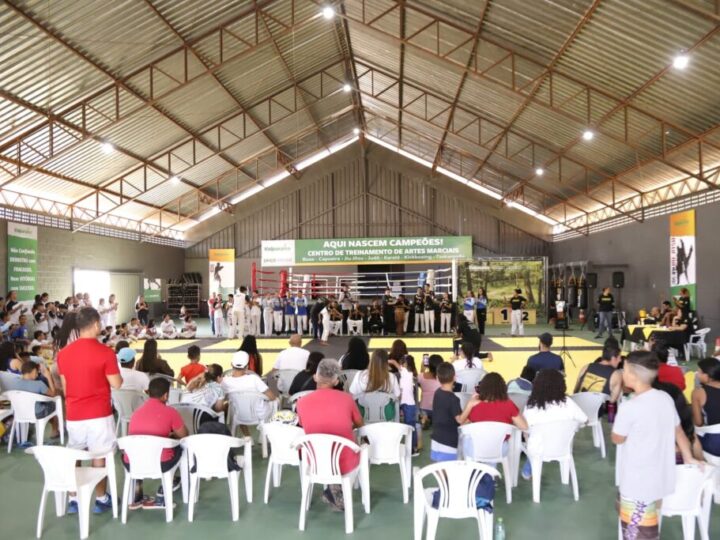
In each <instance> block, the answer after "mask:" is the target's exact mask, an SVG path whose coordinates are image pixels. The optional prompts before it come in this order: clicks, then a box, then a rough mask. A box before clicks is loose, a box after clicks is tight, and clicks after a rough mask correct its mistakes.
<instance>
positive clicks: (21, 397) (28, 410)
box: [5, 390, 65, 454]
mask: <svg viewBox="0 0 720 540" xmlns="http://www.w3.org/2000/svg"><path fill="white" fill-rule="evenodd" d="M5 396H6V397H7V399H9V400H10V405H11V406H12V410H13V423H12V427H11V428H10V434H9V435H8V454H9V453H10V452H12V444H13V438H14V437H15V436H16V434H17V432H18V430H20V429H23V428H22V426H23V425H28V426H29V425H30V424H33V425H34V426H35V441H36V442H37V445H38V446H42V445H43V443H44V441H45V426H46V425H47V423H48V422H49V421H50V419H51V418H54V417H57V419H58V429H59V431H60V443H61V444H63V445H64V444H65V418H64V416H63V405H62V398H61V397H60V396H55V397H48V396H41V395H40V394H33V393H32V392H23V391H22V390H8V391H7V392H5ZM36 403H55V410H54V411H53V412H52V413H50V414H49V415H47V416H46V417H45V418H37V417H36V416H35V404H36Z"/></svg>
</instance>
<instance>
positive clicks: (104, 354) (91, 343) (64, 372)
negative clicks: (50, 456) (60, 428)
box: [57, 307, 122, 514]
mask: <svg viewBox="0 0 720 540" xmlns="http://www.w3.org/2000/svg"><path fill="white" fill-rule="evenodd" d="M75 328H76V330H77V331H78V334H79V337H78V339H76V340H75V341H73V342H72V343H70V344H69V345H67V346H66V347H65V348H64V349H62V350H61V351H60V352H59V353H58V356H57V364H58V373H59V374H60V380H61V381H62V387H63V391H64V393H65V408H66V413H65V415H66V418H67V431H68V447H70V448H77V449H82V450H84V449H87V450H88V451H89V452H110V451H112V450H113V448H114V446H115V421H114V419H113V414H112V406H111V404H110V389H111V388H120V387H121V386H122V377H121V376H120V368H119V367H118V362H117V358H116V357H115V353H114V352H113V350H112V349H110V348H109V347H106V346H105V345H102V344H101V343H100V342H98V340H97V337H98V336H99V335H100V331H101V330H102V325H101V323H100V314H99V313H98V312H97V311H96V310H95V309H93V308H91V307H84V308H81V309H80V311H78V312H77V314H76V315H75ZM93 467H105V460H104V459H95V460H93ZM105 488H106V481H105V480H103V481H102V482H100V483H99V484H98V485H97V488H96V489H95V496H96V498H95V508H94V512H95V513H96V514H98V513H101V512H104V511H105V510H107V509H109V508H112V502H111V500H110V496H109V495H108V494H107V493H106V492H105ZM68 513H71V514H74V513H77V500H76V499H75V497H74V496H73V495H71V496H70V503H69V504H68Z"/></svg>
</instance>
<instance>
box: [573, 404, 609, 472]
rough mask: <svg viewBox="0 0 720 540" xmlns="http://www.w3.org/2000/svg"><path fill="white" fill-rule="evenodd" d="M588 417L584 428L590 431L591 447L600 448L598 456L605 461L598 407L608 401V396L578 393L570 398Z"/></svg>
mask: <svg viewBox="0 0 720 540" xmlns="http://www.w3.org/2000/svg"><path fill="white" fill-rule="evenodd" d="M570 399H572V400H573V401H574V402H575V403H576V404H577V406H578V407H580V408H581V409H582V411H583V412H584V413H585V415H586V416H587V417H588V421H587V423H585V424H584V426H586V427H589V428H590V429H592V438H593V446H594V447H595V448H600V455H601V456H602V458H603V459H605V455H606V453H605V434H604V433H603V427H602V421H601V420H600V407H602V406H603V403H605V402H606V401H610V396H608V395H607V394H603V393H601V392H579V393H577V394H573V395H572V396H570Z"/></svg>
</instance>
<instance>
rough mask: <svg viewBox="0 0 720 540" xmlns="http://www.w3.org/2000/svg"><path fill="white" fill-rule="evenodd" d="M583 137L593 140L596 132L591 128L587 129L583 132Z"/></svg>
mask: <svg viewBox="0 0 720 540" xmlns="http://www.w3.org/2000/svg"><path fill="white" fill-rule="evenodd" d="M582 137H583V139H585V140H586V141H592V140H593V138H594V137H595V133H593V131H592V130H591V129H586V130H585V131H584V132H583V134H582Z"/></svg>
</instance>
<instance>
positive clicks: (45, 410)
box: [15, 360, 60, 439]
mask: <svg viewBox="0 0 720 540" xmlns="http://www.w3.org/2000/svg"><path fill="white" fill-rule="evenodd" d="M20 373H21V378H20V379H19V380H18V381H16V383H15V390H20V391H22V392H30V393H31V394H39V395H41V396H48V397H54V396H56V395H57V390H56V388H55V381H54V380H53V377H52V374H51V373H50V372H49V371H48V369H47V368H46V367H45V364H36V363H35V362H33V361H31V360H28V361H26V362H25V363H23V365H22V368H20ZM40 373H42V377H43V378H42V379H41V378H40V377H39V375H40ZM44 381H47V384H45V382H44ZM54 412H55V403H54V402H50V401H42V402H38V403H35V417H36V418H45V417H46V416H49V415H51V414H52V413H54ZM50 425H51V426H52V434H51V435H50V438H51V439H56V438H58V437H59V436H60V431H59V429H58V422H57V417H55V418H52V419H51V420H50Z"/></svg>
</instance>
